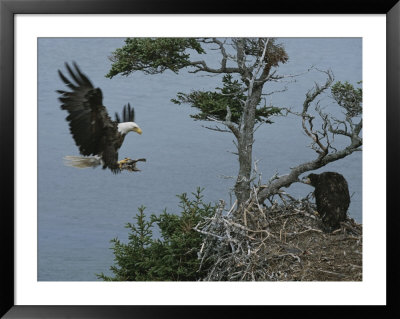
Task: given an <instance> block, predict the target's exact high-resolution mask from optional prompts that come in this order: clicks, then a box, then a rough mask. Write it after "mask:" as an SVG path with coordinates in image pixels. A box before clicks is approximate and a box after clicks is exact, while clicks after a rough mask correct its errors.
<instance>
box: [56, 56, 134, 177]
mask: <svg viewBox="0 0 400 319" xmlns="http://www.w3.org/2000/svg"><path fill="white" fill-rule="evenodd" d="M73 65H74V68H75V69H74V70H73V69H72V68H71V67H70V66H69V65H68V63H66V64H65V66H66V68H67V70H68V73H69V76H70V79H68V78H67V77H66V76H65V75H64V74H63V73H62V72H61V71H60V70H58V74H59V75H60V77H61V80H62V81H63V82H64V83H65V84H66V86H67V87H68V88H69V89H70V91H64V90H57V92H58V93H59V94H61V96H60V97H59V100H60V102H61V103H62V104H61V109H63V110H66V111H67V112H68V114H69V115H68V116H67V118H66V120H67V121H68V122H69V128H70V132H71V134H72V137H73V138H74V140H75V143H76V145H77V146H78V148H79V152H80V154H82V155H84V157H77V156H69V157H66V160H67V162H68V164H69V165H71V166H75V167H95V166H97V165H100V164H101V165H102V166H103V169H106V168H108V169H110V170H111V171H112V172H113V173H118V172H120V171H121V167H122V165H123V164H124V163H125V162H126V161H128V160H130V159H127V158H126V159H124V160H122V161H118V150H119V148H120V147H121V145H122V143H123V141H124V139H125V136H126V134H128V133H129V132H136V133H138V134H142V130H141V129H140V127H139V126H138V125H137V124H136V123H135V122H134V121H135V112H134V109H133V108H131V106H130V104H129V103H128V105H125V106H124V109H123V112H122V118H121V117H120V116H119V115H118V114H117V113H115V120H114V121H113V120H111V118H110V116H109V115H108V113H107V110H106V108H105V106H104V105H103V93H102V92H101V90H100V89H99V88H94V87H93V85H92V83H91V82H90V80H89V79H88V77H87V76H86V75H84V74H83V73H82V72H81V70H80V69H79V67H78V65H77V64H76V63H73ZM90 155H93V156H90Z"/></svg>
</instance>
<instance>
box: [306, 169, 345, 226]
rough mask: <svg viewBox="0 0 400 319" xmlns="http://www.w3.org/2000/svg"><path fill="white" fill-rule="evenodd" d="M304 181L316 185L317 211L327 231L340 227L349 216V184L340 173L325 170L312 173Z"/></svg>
mask: <svg viewBox="0 0 400 319" xmlns="http://www.w3.org/2000/svg"><path fill="white" fill-rule="evenodd" d="M304 183H306V184H310V185H311V186H314V187H315V191H314V196H315V201H316V204H317V211H318V213H319V214H320V216H321V219H322V222H323V225H324V228H325V231H327V232H331V231H333V230H335V229H337V228H339V227H340V222H342V221H344V220H345V219H346V216H347V209H348V208H349V204H350V194H349V186H348V184H347V181H346V179H345V178H344V177H343V176H342V175H341V174H339V173H335V172H324V173H322V174H310V175H308V176H307V177H306V179H305V180H304Z"/></svg>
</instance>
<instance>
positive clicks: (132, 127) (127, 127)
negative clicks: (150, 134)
mask: <svg viewBox="0 0 400 319" xmlns="http://www.w3.org/2000/svg"><path fill="white" fill-rule="evenodd" d="M131 131H132V132H136V133H138V134H142V130H141V128H140V127H139V125H137V124H136V123H135V122H124V123H118V132H120V133H121V134H123V135H126V134H128V133H129V132H131Z"/></svg>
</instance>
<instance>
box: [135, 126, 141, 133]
mask: <svg viewBox="0 0 400 319" xmlns="http://www.w3.org/2000/svg"><path fill="white" fill-rule="evenodd" d="M133 131H134V132H136V133H138V134H142V130H141V129H140V127H134V128H133Z"/></svg>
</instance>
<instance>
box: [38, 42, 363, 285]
mask: <svg viewBox="0 0 400 319" xmlns="http://www.w3.org/2000/svg"><path fill="white" fill-rule="evenodd" d="M280 42H282V43H283V44H284V45H285V48H286V51H287V52H288V55H289V58H290V59H289V62H288V63H287V64H285V65H283V66H281V67H280V68H279V73H281V74H298V73H303V72H304V71H305V70H307V69H308V68H309V67H310V66H311V65H315V66H316V67H318V68H319V69H328V68H330V69H332V71H333V73H334V75H335V79H336V80H340V81H346V80H347V81H349V82H350V83H354V84H355V83H356V82H358V81H360V80H361V79H362V41H361V39H355V38H286V39H280ZM123 44H124V39H122V38H40V39H39V40H38V48H39V49H38V50H39V51H38V55H39V61H38V63H39V65H38V70H39V78H38V80H39V88H38V90H39V92H38V93H39V108H38V115H39V120H38V121H39V123H38V130H39V131H38V139H39V140H38V142H39V150H38V151H39V164H38V165H39V168H38V169H39V170H38V172H39V176H38V177H39V182H38V183H39V184H38V190H39V195H38V196H39V198H38V233H39V235H38V236H39V238H38V280H43V281H93V280H97V278H96V276H95V273H100V272H104V273H105V274H108V275H110V274H111V272H110V271H109V267H110V266H111V265H112V264H113V257H114V256H113V253H112V251H111V250H110V239H112V238H115V237H118V238H119V239H121V240H122V241H126V240H127V235H128V234H127V229H126V228H124V225H125V224H126V223H127V222H132V221H133V219H132V217H133V216H134V215H135V214H136V213H137V207H139V206H141V205H144V206H146V207H147V208H146V212H147V214H149V215H150V214H151V213H155V214H159V213H161V212H162V210H163V209H164V208H167V212H170V213H178V212H179V208H178V198H177V197H176V194H181V193H183V192H187V193H191V192H194V191H195V190H196V188H197V187H198V186H201V187H205V191H204V196H205V200H206V201H208V202H216V201H218V200H219V199H225V200H226V201H227V202H228V203H229V198H230V197H229V190H230V188H231V187H232V186H233V184H234V180H233V179H230V178H227V177H229V176H235V175H236V174H237V169H238V162H237V158H236V156H235V155H233V154H232V153H231V152H232V151H234V150H235V146H234V145H233V143H232V140H233V136H232V135H230V134H227V133H219V132H214V131H210V130H207V129H205V128H203V127H202V125H206V124H209V123H202V122H199V121H194V120H193V119H191V118H190V117H189V115H190V114H194V112H195V110H193V109H190V107H189V106H187V105H184V106H178V105H175V104H173V103H172V102H170V99H171V98H174V97H175V96H176V94H177V92H190V91H191V90H212V89H214V88H215V87H217V86H221V82H220V77H216V76H214V77H210V76H201V75H200V74H199V73H198V74H196V75H194V74H189V73H187V72H186V71H182V72H180V73H179V75H176V74H174V73H172V72H169V71H168V72H166V73H164V74H161V75H144V74H143V73H135V74H132V75H130V76H128V77H123V76H116V77H114V78H113V79H111V80H110V79H108V78H105V77H104V75H105V74H106V73H108V71H109V69H110V66H111V62H110V61H109V59H108V57H109V56H110V55H111V52H112V51H114V50H115V49H116V48H118V47H121V46H122V45H123ZM210 59H211V60H213V57H211V58H210ZM71 61H76V62H77V63H78V64H79V66H80V67H81V69H82V71H83V72H84V73H85V74H87V75H88V76H89V78H90V79H91V80H92V82H93V84H94V85H95V86H98V87H100V88H101V89H102V91H103V96H104V105H106V106H107V108H108V110H109V112H110V114H114V112H120V111H121V109H122V106H123V105H124V104H126V103H127V102H130V103H131V104H132V105H133V106H134V107H135V111H136V122H137V123H138V124H139V125H140V127H141V128H142V130H143V134H142V135H137V134H135V133H130V134H129V135H128V136H127V138H126V139H125V142H124V144H123V146H122V148H121V149H120V152H119V158H124V157H131V158H140V157H145V158H146V159H147V162H146V163H138V166H139V167H140V168H141V169H142V171H141V172H138V173H129V172H123V173H122V174H119V175H113V174H112V173H111V172H110V171H108V170H102V169H101V168H96V169H77V168H72V167H67V166H64V164H63V157H64V156H65V155H78V149H77V147H76V146H75V144H74V141H73V139H72V136H71V135H70V133H69V129H68V124H67V122H66V121H65V117H66V112H65V111H62V110H61V109H60V107H59V105H60V103H59V102H58V100H57V96H58V95H57V93H56V92H55V90H57V89H64V85H63V83H62V82H61V80H60V79H59V77H58V74H57V70H58V69H61V70H64V71H65V67H64V62H71ZM211 63H213V61H211ZM214 63H215V61H214ZM295 79H296V81H295V82H293V83H289V84H287V86H288V90H287V91H286V92H284V93H276V94H274V95H271V96H267V104H270V103H271V104H273V105H277V106H286V107H292V108H293V109H294V110H300V108H301V106H302V103H303V101H304V96H305V93H306V92H307V90H308V89H310V88H312V87H313V85H314V81H317V82H323V81H324V80H325V77H324V75H323V74H321V73H319V72H316V71H313V72H309V73H306V74H304V75H301V76H299V77H297V78H295ZM283 85H284V84H279V85H278V86H273V87H272V86H269V85H268V84H267V85H266V86H265V93H268V92H270V91H273V90H277V89H278V90H279V89H281V88H283ZM321 103H322V105H328V107H329V108H328V109H327V110H328V111H332V112H336V111H334V110H331V108H334V107H335V106H334V105H333V104H332V103H331V100H330V99H328V98H325V99H323V100H322V101H321ZM274 122H275V123H274V124H273V125H263V126H261V127H260V128H259V129H258V130H257V132H256V136H255V139H256V140H255V147H254V160H258V170H259V172H260V173H262V178H263V181H264V182H266V181H267V180H268V179H269V178H270V177H271V176H272V175H274V174H275V173H276V172H278V173H279V174H286V173H288V172H289V168H290V167H293V166H295V165H297V164H300V163H303V162H305V161H308V160H311V159H313V158H315V153H314V151H312V150H311V149H310V148H309V147H308V146H309V144H310V141H309V139H308V138H307V137H306V136H305V135H304V134H303V133H302V130H301V123H300V121H299V119H298V118H295V117H281V118H275V119H274ZM337 142H338V143H339V144H340V143H341V141H340V140H338V141H337ZM327 170H333V171H338V172H340V173H341V174H343V175H344V176H345V177H346V179H347V180H348V182H349V187H350V193H351V194H353V197H352V201H351V205H350V208H349V214H350V216H351V217H353V218H355V219H356V220H357V221H358V222H361V221H362V174H361V173H362V153H361V152H358V153H355V154H352V155H351V156H349V157H347V158H345V159H343V160H340V161H338V162H334V163H332V164H329V165H328V166H326V167H324V168H322V169H320V170H318V171H317V172H321V171H327ZM288 191H289V192H290V193H291V194H292V195H295V196H296V197H300V196H303V195H306V194H308V193H309V192H310V191H312V188H310V187H308V186H306V185H301V184H300V185H297V184H296V185H292V186H291V187H290V188H289V189H288Z"/></svg>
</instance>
